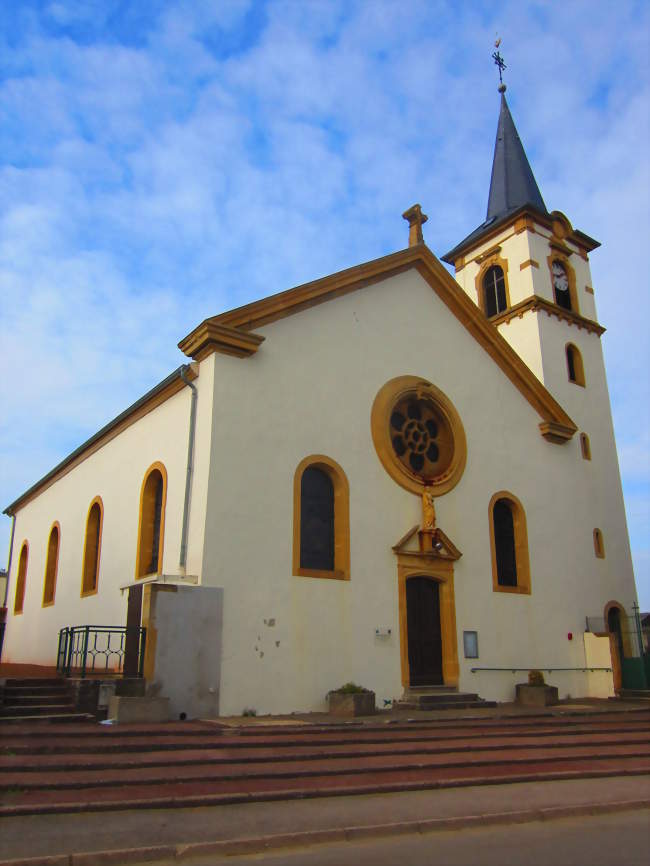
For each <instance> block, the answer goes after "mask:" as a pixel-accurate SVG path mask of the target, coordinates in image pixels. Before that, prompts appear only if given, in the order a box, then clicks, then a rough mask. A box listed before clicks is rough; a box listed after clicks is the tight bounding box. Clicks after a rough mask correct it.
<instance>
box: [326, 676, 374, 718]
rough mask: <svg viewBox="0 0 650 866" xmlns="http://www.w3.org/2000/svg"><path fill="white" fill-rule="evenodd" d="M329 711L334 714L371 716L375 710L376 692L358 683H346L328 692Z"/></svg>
mask: <svg viewBox="0 0 650 866" xmlns="http://www.w3.org/2000/svg"><path fill="white" fill-rule="evenodd" d="M327 700H328V703H329V711H330V713H332V715H334V716H371V715H373V713H374V712H375V693H374V692H371V691H370V689H364V688H363V686H358V685H357V684H356V683H345V685H342V686H341V687H340V688H338V689H332V691H330V692H328V693H327Z"/></svg>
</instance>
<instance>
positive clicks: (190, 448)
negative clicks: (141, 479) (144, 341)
mask: <svg viewBox="0 0 650 866" xmlns="http://www.w3.org/2000/svg"><path fill="white" fill-rule="evenodd" d="M188 370H189V364H186V365H185V366H183V367H181V379H182V380H183V382H185V384H186V385H187V386H188V387H189V388H191V389H192V403H191V407H190V434H189V441H188V443H187V474H186V476H185V501H184V503H183V528H182V529H181V556H180V561H179V569H180V571H181V573H184V572H185V566H186V564H187V530H188V524H189V520H190V494H191V490H192V470H193V469H194V431H195V429H196V401H197V399H198V392H197V390H196V386H195V385H193V384H192V383H191V382H190V380H189V379H188V378H187V371H188Z"/></svg>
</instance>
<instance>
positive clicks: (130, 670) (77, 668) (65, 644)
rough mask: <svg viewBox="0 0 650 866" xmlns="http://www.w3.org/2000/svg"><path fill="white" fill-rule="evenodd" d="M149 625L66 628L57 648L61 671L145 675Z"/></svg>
mask: <svg viewBox="0 0 650 866" xmlns="http://www.w3.org/2000/svg"><path fill="white" fill-rule="evenodd" d="M146 640H147V630H146V628H140V627H139V626H106V625H77V626H69V627H67V628H62V629H61V631H60V632H59V647H58V650H57V661H56V669H57V673H59V674H61V675H62V676H64V677H69V676H80V677H85V676H87V675H89V674H90V675H97V674H101V675H112V676H135V677H141V676H142V672H143V668H144V649H145V644H146Z"/></svg>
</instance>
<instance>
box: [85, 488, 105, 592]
mask: <svg viewBox="0 0 650 866" xmlns="http://www.w3.org/2000/svg"><path fill="white" fill-rule="evenodd" d="M102 518H103V507H102V501H101V499H100V498H99V497H97V498H96V499H95V500H93V502H92V503H91V505H90V508H89V509H88V518H87V520H86V540H85V544H84V559H83V571H82V576H81V594H82V595H92V594H93V593H95V592H97V584H98V577H99V552H100V548H101V539H102Z"/></svg>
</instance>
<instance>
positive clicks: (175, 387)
mask: <svg viewBox="0 0 650 866" xmlns="http://www.w3.org/2000/svg"><path fill="white" fill-rule="evenodd" d="M198 375H199V374H198V370H197V369H196V367H195V365H192V364H181V366H180V367H177V368H176V370H174V372H173V373H170V374H169V376H167V377H166V378H164V379H163V380H162V382H159V383H158V384H157V385H155V386H154V387H153V388H152V389H151V390H150V391H147V393H146V394H143V396H142V397H140V398H139V399H138V400H136V401H135V403H132V404H131V406H129V407H128V409H125V410H124V411H123V412H120V414H119V415H117V416H116V417H115V418H113V420H112V421H109V422H108V424H105V425H104V426H103V427H102V428H101V429H100V430H98V431H97V433H95V434H93V435H92V436H91V437H90V439H87V440H86V441H85V442H83V443H82V444H81V445H80V446H79V447H78V448H75V450H74V451H72V452H71V453H70V454H68V456H67V457H64V459H63V460H62V461H61V462H60V463H57V465H56V466H55V467H54V469H51V470H50V471H49V472H48V473H47V474H46V475H44V476H43V477H42V478H41V479H39V480H38V481H37V482H36V483H35V484H32V486H31V487H29V488H28V489H27V490H26V491H25V492H24V493H22V494H21V495H20V496H19V497H18V498H17V499H15V500H14V501H13V502H12V503H11V505H8V506H7V507H6V508H5V509H4V511H3V514H7V515H9V517H11V516H12V515H14V514H15V513H16V511H18V510H19V509H20V508H22V507H23V506H24V505H26V504H27V502H29V501H30V500H31V499H33V498H34V497H35V496H36V494H37V493H40V492H42V491H43V490H44V489H46V488H47V487H49V486H50V485H52V484H54V482H55V481H57V480H58V479H59V478H61V477H62V476H63V475H66V474H67V473H68V472H70V470H71V469H73V468H74V467H75V466H78V465H79V463H82V462H83V460H85V459H86V458H87V457H90V455H91V454H93V453H94V452H95V451H98V450H99V449H100V448H101V447H102V446H103V445H105V444H106V443H107V442H109V441H110V440H111V439H114V438H115V436H117V434H118V433H120V432H121V431H122V430H123V429H125V428H126V427H129V426H130V425H131V424H133V423H135V421H138V420H139V419H140V418H142V417H143V416H144V415H147V414H148V413H149V412H151V411H152V409H155V408H156V407H157V406H159V405H160V404H161V403H164V402H165V401H166V400H168V399H169V398H170V397H171V396H173V395H174V394H176V393H178V391H180V390H182V389H183V388H184V387H185V382H184V381H183V376H186V377H187V378H188V379H189V380H190V381H193V380H194V379H196V378H197V377H198Z"/></svg>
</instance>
